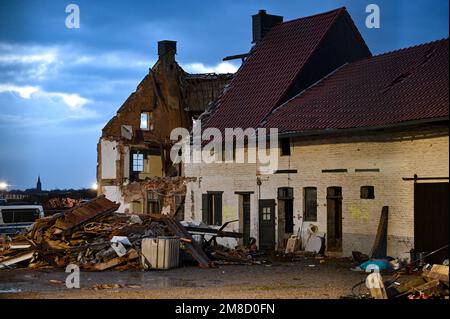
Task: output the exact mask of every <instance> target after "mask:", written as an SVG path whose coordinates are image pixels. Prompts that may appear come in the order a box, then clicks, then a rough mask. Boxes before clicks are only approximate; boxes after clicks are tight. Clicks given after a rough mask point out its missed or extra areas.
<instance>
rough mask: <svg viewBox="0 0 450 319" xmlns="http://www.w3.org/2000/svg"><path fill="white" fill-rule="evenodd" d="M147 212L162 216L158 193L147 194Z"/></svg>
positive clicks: (150, 192)
mask: <svg viewBox="0 0 450 319" xmlns="http://www.w3.org/2000/svg"><path fill="white" fill-rule="evenodd" d="M147 212H148V213H149V214H160V213H161V201H160V196H159V194H158V192H156V191H149V192H147Z"/></svg>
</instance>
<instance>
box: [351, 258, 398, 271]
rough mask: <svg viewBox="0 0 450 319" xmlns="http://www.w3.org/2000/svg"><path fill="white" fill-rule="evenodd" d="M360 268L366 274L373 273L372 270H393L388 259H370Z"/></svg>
mask: <svg viewBox="0 0 450 319" xmlns="http://www.w3.org/2000/svg"><path fill="white" fill-rule="evenodd" d="M359 268H361V270H363V271H365V272H371V270H376V271H383V270H392V269H393V267H392V265H391V263H390V262H389V260H388V259H370V260H368V261H365V262H363V263H362V264H361V265H359Z"/></svg>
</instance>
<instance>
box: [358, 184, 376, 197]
mask: <svg viewBox="0 0 450 319" xmlns="http://www.w3.org/2000/svg"><path fill="white" fill-rule="evenodd" d="M360 198H361V199H375V187H374V186H361V195H360Z"/></svg>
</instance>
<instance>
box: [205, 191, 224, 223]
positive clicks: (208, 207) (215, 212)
mask: <svg viewBox="0 0 450 319" xmlns="http://www.w3.org/2000/svg"><path fill="white" fill-rule="evenodd" d="M202 219H203V222H204V223H206V224H207V225H216V226H220V225H222V192H208V193H207V194H203V195H202Z"/></svg>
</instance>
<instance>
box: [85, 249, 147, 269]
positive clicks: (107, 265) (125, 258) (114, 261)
mask: <svg viewBox="0 0 450 319" xmlns="http://www.w3.org/2000/svg"><path fill="white" fill-rule="evenodd" d="M138 257H139V255H138V253H137V251H136V250H134V249H131V250H130V251H129V252H128V254H127V255H125V256H123V257H116V258H113V259H110V260H108V261H106V262H103V263H99V264H94V265H90V266H87V268H88V269H90V270H98V271H102V270H106V269H110V268H113V267H115V266H119V265H121V264H123V263H125V262H127V261H129V260H133V259H136V258H138Z"/></svg>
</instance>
